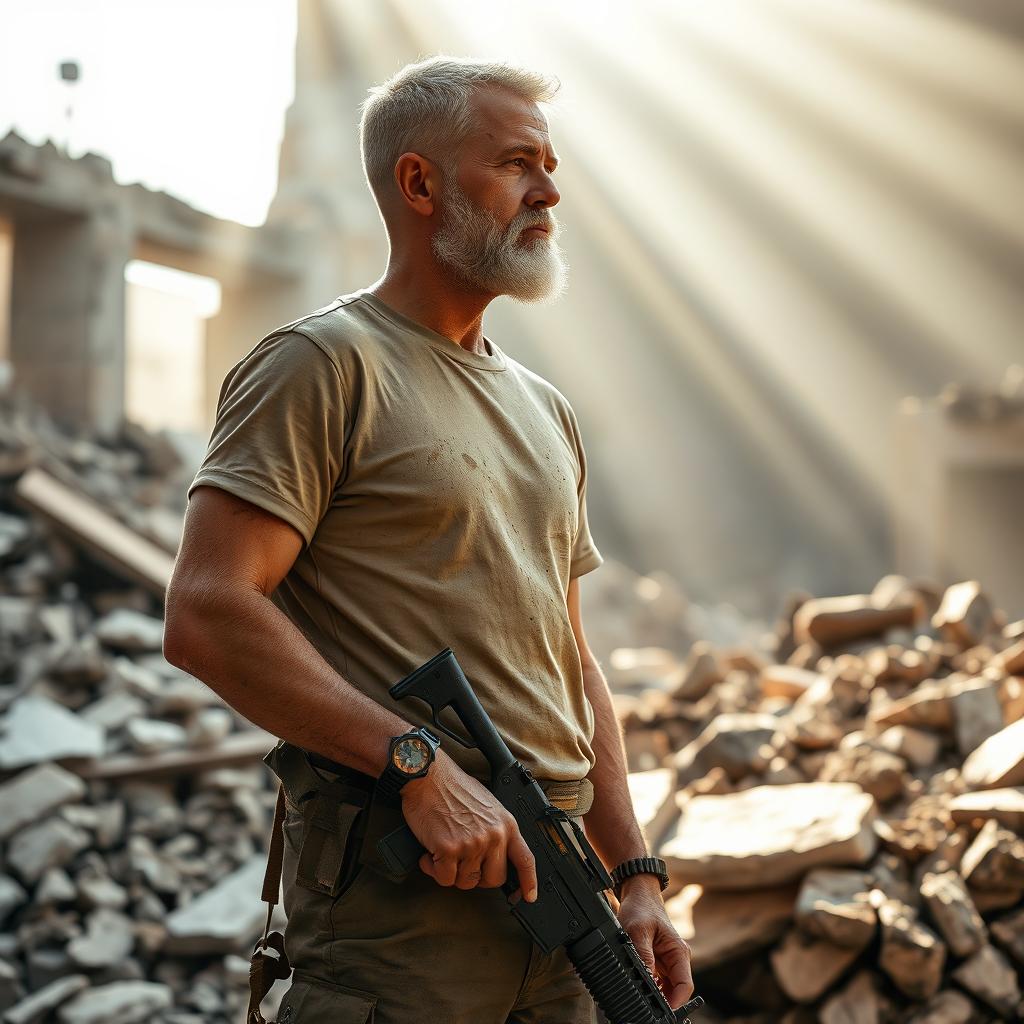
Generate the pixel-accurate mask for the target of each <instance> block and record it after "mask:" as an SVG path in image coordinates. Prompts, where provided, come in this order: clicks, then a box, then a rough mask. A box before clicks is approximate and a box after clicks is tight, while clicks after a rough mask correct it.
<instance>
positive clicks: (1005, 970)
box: [953, 946, 1021, 1020]
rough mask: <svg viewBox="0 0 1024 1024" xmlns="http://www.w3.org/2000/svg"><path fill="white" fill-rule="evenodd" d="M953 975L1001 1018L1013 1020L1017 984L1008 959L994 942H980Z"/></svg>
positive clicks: (1018, 1001)
mask: <svg viewBox="0 0 1024 1024" xmlns="http://www.w3.org/2000/svg"><path fill="white" fill-rule="evenodd" d="M953 977H954V979H955V980H956V981H958V982H959V983H960V984H961V985H963V987H964V988H965V989H967V991H968V992H970V993H971V994H972V995H973V996H976V997H977V998H978V999H979V1000H981V1002H983V1003H985V1004H986V1005H987V1006H990V1007H992V1009H993V1010H995V1012H996V1013H997V1014H999V1016H1000V1019H1002V1020H1012V1019H1013V1018H1014V1016H1015V1015H1016V1013H1017V1010H1018V1008H1019V1007H1020V998H1021V996H1020V985H1019V984H1018V982H1017V974H1016V972H1015V971H1014V969H1013V967H1011V966H1010V963H1009V961H1008V960H1007V959H1006V957H1005V956H1003V954H1002V953H1000V952H999V950H997V949H995V948H994V947H993V946H982V948H981V949H979V950H978V952H977V953H975V954H974V956H972V957H971V958H970V960H966V961H964V963H962V964H961V965H960V966H959V967H958V968H956V970H955V971H953Z"/></svg>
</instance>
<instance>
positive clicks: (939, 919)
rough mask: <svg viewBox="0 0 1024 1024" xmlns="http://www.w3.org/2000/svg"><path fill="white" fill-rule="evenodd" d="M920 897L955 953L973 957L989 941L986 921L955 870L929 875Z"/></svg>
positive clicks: (922, 885) (923, 880)
mask: <svg viewBox="0 0 1024 1024" xmlns="http://www.w3.org/2000/svg"><path fill="white" fill-rule="evenodd" d="M921 897H922V899H923V900H924V903H925V906H926V907H927V908H928V912H929V913H930V915H931V918H932V920H933V921H934V922H935V925H936V927H937V928H938V930H939V933H940V934H941V935H942V937H943V938H944V939H945V940H946V944H947V945H948V946H949V948H950V950H951V951H952V953H953V955H954V956H958V957H967V956H971V955H972V954H973V953H977V951H978V950H979V949H981V947H982V946H983V945H984V944H985V943H986V942H987V941H988V929H987V928H986V927H985V922H984V921H983V920H982V919H981V914H979V913H978V908H977V907H975V905H974V901H973V900H972V899H971V896H970V893H969V892H968V891H967V886H966V884H965V883H964V880H963V878H961V877H960V875H959V874H958V873H957V872H956V871H944V872H942V873H941V874H926V875H925V876H924V878H922V879H921Z"/></svg>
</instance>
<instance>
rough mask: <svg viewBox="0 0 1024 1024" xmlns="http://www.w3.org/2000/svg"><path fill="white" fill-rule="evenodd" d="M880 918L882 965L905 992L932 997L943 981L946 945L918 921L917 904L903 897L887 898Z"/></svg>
mask: <svg viewBox="0 0 1024 1024" xmlns="http://www.w3.org/2000/svg"><path fill="white" fill-rule="evenodd" d="M878 920H879V922H880V923H881V925H882V948H881V952H880V953H879V957H878V965H879V967H881V968H882V970H883V971H885V973H886V974H887V975H889V977H890V978H891V979H892V982H893V984H894V985H895V986H896V987H897V988H898V989H899V990H900V991H901V992H903V994H904V995H906V996H909V998H911V999H931V997H932V996H934V995H935V993H936V992H938V990H939V986H940V985H941V984H942V968H943V967H944V966H945V962H946V946H945V944H944V943H943V942H942V940H941V939H940V938H939V937H938V935H936V934H935V932H933V931H932V930H931V928H929V927H927V926H926V925H924V924H922V923H921V922H920V921H919V920H918V918H917V912H916V911H915V910H914V908H913V907H910V906H908V905H907V904H905V903H902V902H900V901H899V900H884V901H883V902H882V903H881V905H880V906H879V907H878Z"/></svg>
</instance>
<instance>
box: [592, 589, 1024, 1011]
mask: <svg viewBox="0 0 1024 1024" xmlns="http://www.w3.org/2000/svg"><path fill="white" fill-rule="evenodd" d="M1022 639H1024V621H1013V622H1009V621H1008V616H1007V615H1006V614H1005V613H1004V612H1003V611H1002V610H1001V609H999V608H997V607H995V606H994V605H993V603H992V602H991V601H990V600H989V598H988V596H987V595H986V593H985V591H984V588H983V586H982V585H981V583H980V582H979V581H975V580H965V581H960V582H958V583H954V584H953V585H951V586H949V587H947V588H942V587H938V586H935V585H932V584H930V583H927V582H925V581H912V580H908V579H904V578H902V577H898V576H889V577H886V578H884V579H882V580H880V581H879V583H878V584H877V586H876V587H875V589H874V591H873V592H872V593H871V594H858V595H848V596H841V597H833V598H815V597H812V596H811V595H800V596H798V597H796V598H795V599H793V600H791V601H790V603H789V607H788V609H787V613H786V615H784V616H783V617H782V618H781V619H780V620H779V622H778V623H777V624H776V626H775V628H774V630H773V631H772V633H771V634H770V635H768V636H764V637H762V638H759V641H758V642H756V643H754V644H751V645H746V646H742V647H741V646H724V645H722V646H714V647H713V646H711V645H709V644H707V643H695V644H694V645H693V646H692V647H691V648H690V650H689V652H688V653H687V652H679V653H678V654H676V656H675V662H674V663H673V662H672V661H671V659H669V658H668V657H666V656H665V652H662V655H661V656H656V654H655V653H653V652H650V651H649V652H648V654H647V655H646V658H647V661H648V662H649V663H651V664H654V663H657V664H658V665H659V672H658V674H657V675H653V674H652V675H650V676H649V677H648V678H647V679H646V680H645V679H643V678H642V676H641V675H638V674H637V673H633V674H632V676H631V677H630V678H629V679H628V680H617V679H615V678H614V677H613V675H612V674H610V675H609V678H610V682H611V683H612V686H613V690H614V691H615V693H614V696H615V701H616V705H617V708H618V712H619V718H620V722H621V724H622V726H623V730H624V733H625V743H626V750H627V755H628V756H629V757H630V761H631V763H630V787H631V790H632V792H633V794H634V804H635V806H636V807H637V809H638V819H639V820H640V822H641V825H642V826H643V828H644V832H645V835H646V837H647V839H648V842H649V844H650V846H651V848H652V850H653V851H654V852H656V853H657V854H658V855H659V856H661V857H663V858H664V859H665V861H666V863H667V864H668V866H669V871H670V875H671V877H672V882H671V888H670V890H669V892H668V893H667V895H668V897H669V899H668V904H667V905H668V907H669V911H670V914H671V915H672V917H673V920H674V921H675V923H676V926H677V928H678V929H679V931H680V933H681V934H683V935H684V936H686V937H687V938H688V940H689V941H690V944H691V947H692V949H693V963H694V970H695V975H696V980H697V987H698V990H699V991H700V992H701V994H702V995H703V996H704V997H705V999H707V1000H708V1004H709V1006H708V1008H707V1010H706V1011H702V1017H706V1019H710V1020H716V1021H717V1020H721V1021H730V1022H735V1024H740V1022H744V1024H753V1022H758V1024H760V1022H764V1024H769V1022H776V1021H779V1022H784V1024H803V1022H805V1021H806V1022H808V1024H810V1022H812V1021H822V1022H825V1024H860V1022H863V1024H889V1022H898V1024H968V1022H972V1024H973V1022H989V1021H1004V1020H1007V1021H1009V1020H1024V1001H1022V984H1024V732H1022V731H1021V730H1022V728H1024V698H1022V695H1024V646H1022ZM616 653H617V655H618V658H619V660H620V661H621V662H623V663H625V662H627V661H628V660H629V654H628V652H616ZM695 679H696V680H699V682H698V683H695V682H694V680H695ZM709 680H710V683H709V682H708V681H709ZM656 751H664V754H663V755H662V756H661V757H659V758H657V759H652V756H651V755H652V752H656ZM659 795H660V796H661V803H660V805H659V804H658V803H657V798H658V796H659ZM740 979H743V980H742V981H741V980H740Z"/></svg>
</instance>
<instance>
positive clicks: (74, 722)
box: [0, 697, 103, 771]
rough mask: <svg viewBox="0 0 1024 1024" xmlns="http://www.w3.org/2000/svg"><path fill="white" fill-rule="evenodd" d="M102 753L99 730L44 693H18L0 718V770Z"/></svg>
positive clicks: (90, 756) (97, 755) (95, 755)
mask: <svg viewBox="0 0 1024 1024" xmlns="http://www.w3.org/2000/svg"><path fill="white" fill-rule="evenodd" d="M102 753H103V730H102V729H100V728H99V727H98V726H95V725H93V724H92V723H91V722H84V721H82V720H81V719H80V718H79V717H78V716H77V715H75V714H73V713H72V712H70V711H68V710H67V708H64V707H61V705H60V704H58V703H56V701H52V700H50V699H49V698H47V697H22V698H21V699H20V700H16V701H15V702H14V704H12V705H11V708H10V710H9V711H8V712H7V714H6V715H5V716H4V718H3V720H2V722H0V771H11V770H12V769H15V768H23V767H25V766H26V765H33V764H40V763H41V762H43V761H56V760H59V759H61V758H65V757H86V758H95V757H99V756H100V755H101V754H102Z"/></svg>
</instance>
